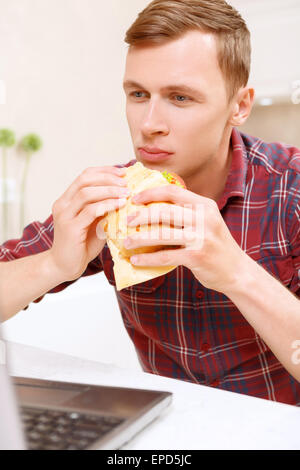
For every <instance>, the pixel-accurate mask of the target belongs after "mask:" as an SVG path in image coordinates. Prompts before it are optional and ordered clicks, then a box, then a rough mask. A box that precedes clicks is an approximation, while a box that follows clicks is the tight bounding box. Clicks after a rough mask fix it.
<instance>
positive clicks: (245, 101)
mask: <svg viewBox="0 0 300 470" xmlns="http://www.w3.org/2000/svg"><path fill="white" fill-rule="evenodd" d="M254 98H255V90H254V88H248V87H245V88H240V90H239V91H238V93H237V95H236V97H235V99H234V104H233V111H232V113H231V117H230V119H229V124H231V125H232V126H241V125H243V124H244V123H245V122H246V120H247V119H248V116H249V115H250V113H251V110H252V107H253V103H254Z"/></svg>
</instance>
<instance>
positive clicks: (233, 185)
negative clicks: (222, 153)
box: [218, 127, 248, 210]
mask: <svg viewBox="0 0 300 470" xmlns="http://www.w3.org/2000/svg"><path fill="white" fill-rule="evenodd" d="M231 148H232V162H231V168H230V171H229V174H228V177H227V181H226V185H225V189H224V192H223V195H222V196H221V198H220V199H219V200H218V207H219V210H222V209H223V208H224V207H225V205H226V204H227V202H228V199H229V198H231V197H234V196H239V197H244V196H245V190H246V176H247V170H248V158H247V150H246V147H245V145H244V142H243V139H242V136H241V134H240V133H239V131H238V130H237V129H236V128H235V127H234V128H233V129H232V135H231Z"/></svg>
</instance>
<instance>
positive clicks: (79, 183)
mask: <svg viewBox="0 0 300 470" xmlns="http://www.w3.org/2000/svg"><path fill="white" fill-rule="evenodd" d="M124 175H125V169H124V168H116V167H108V166H107V167H100V168H98V167H97V168H88V169H86V170H85V171H84V172H83V173H82V174H81V175H80V176H79V177H78V178H77V179H76V180H75V181H74V182H73V183H72V184H71V185H70V187H69V188H68V189H67V190H66V192H65V193H64V194H63V195H62V196H61V197H60V198H59V199H57V201H55V203H54V204H53V206H52V215H53V221H54V240H53V245H52V247H51V248H50V250H49V252H48V255H49V259H50V260H51V263H52V265H53V266H54V268H55V269H56V270H57V272H58V273H59V277H61V279H63V280H64V281H73V280H75V279H78V278H79V277H80V276H81V275H82V273H84V271H85V270H86V267H87V265H88V264H89V263H90V261H92V260H93V259H95V258H96V256H97V255H98V254H99V253H100V252H101V251H102V249H103V247H104V245H105V238H104V237H99V234H98V235H97V225H98V223H99V221H100V220H101V218H102V217H103V216H104V215H105V214H106V213H108V212H111V211H114V210H116V209H118V208H120V207H123V206H124V205H125V204H126V198H127V197H129V191H128V188H127V185H126V181H125V179H124V178H123V177H122V176H124ZM126 190H127V191H128V193H126V192H125V191H126Z"/></svg>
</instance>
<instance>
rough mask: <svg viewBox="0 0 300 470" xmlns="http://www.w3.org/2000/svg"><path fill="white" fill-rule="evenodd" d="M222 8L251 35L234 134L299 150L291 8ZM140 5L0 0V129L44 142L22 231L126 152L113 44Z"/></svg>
mask: <svg viewBox="0 0 300 470" xmlns="http://www.w3.org/2000/svg"><path fill="white" fill-rule="evenodd" d="M230 3H231V4H232V5H234V6H235V7H237V8H238V9H239V10H240V12H241V13H242V15H243V16H244V18H245V19H246V20H247V23H248V26H249V29H250V31H251V33H252V46H253V65H252V73H251V79H250V83H251V84H252V85H253V86H254V87H255V89H256V94H257V97H256V104H255V108H254V109H253V113H252V115H251V117H250V118H249V121H248V123H247V124H246V125H245V126H244V127H243V128H242V130H244V131H245V132H249V133H250V134H252V135H257V136H259V137H261V138H264V139H266V140H268V141H271V140H278V141H285V142H287V143H290V144H294V145H297V146H298V147H300V132H299V126H300V104H293V103H292V97H293V96H294V102H295V103H296V100H295V94H297V90H296V88H294V89H293V86H294V87H297V82H296V81H297V80H300V61H299V49H300V28H299V25H300V2H299V0H231V2H230ZM147 4H148V1H146V0H130V1H128V2H125V1H124V0H110V1H109V2H107V1H105V0H0V12H1V15H0V81H1V80H2V85H3V84H5V88H6V101H5V104H0V129H1V128H7V127H8V128H11V129H13V130H14V131H15V132H16V136H17V138H18V139H19V138H20V137H22V135H24V134H26V133H29V132H36V133H38V134H39V135H40V136H41V138H42V140H43V143H44V145H43V148H42V150H41V151H39V152H38V153H37V154H36V155H34V156H33V158H32V161H31V164H30V171H29V176H28V182H27V185H28V186H27V199H26V215H25V225H26V224H28V223H30V222H32V221H34V220H41V221H42V220H45V219H46V218H47V217H48V216H49V215H50V214H51V207H52V204H53V202H54V201H55V200H56V199H57V198H58V197H59V196H60V195H61V194H62V193H63V192H64V191H65V190H66V188H67V187H68V186H69V185H70V184H71V183H72V181H73V180H74V179H75V178H76V177H77V176H78V175H79V174H80V173H81V172H82V171H83V170H84V169H85V168H87V167H89V166H101V165H107V164H116V163H119V162H126V161H128V160H129V159H130V158H132V157H133V156H134V155H133V151H132V145H131V140H130V135H129V131H128V128H127V122H126V116H125V97H124V96H123V90H122V79H123V73H124V65H125V57H126V50H127V45H126V44H125V43H124V42H123V38H124V36H125V32H126V30H127V28H128V27H129V26H130V24H131V23H132V22H133V20H134V19H135V17H136V15H137V14H138V12H139V11H140V10H141V9H143V8H144V7H145V6H146V5H147ZM0 83H1V82H0ZM295 84H296V85H295ZM0 89H1V87H0ZM299 89H300V85H299ZM2 94H3V91H2ZM299 95H300V92H299V93H298V98H299ZM299 101H300V100H299ZM0 102H1V100H0ZM266 105H268V106H266ZM23 165H24V157H22V156H21V155H20V154H19V152H18V151H17V150H16V148H14V149H12V150H11V151H9V169H8V171H9V177H10V179H12V180H13V181H15V184H16V190H15V191H14V194H13V195H12V198H13V201H12V202H11V203H10V208H9V209H10V214H11V219H10V238H12V237H17V236H20V235H21V234H20V233H19V227H18V213H19V212H18V197H19V194H18V190H19V183H20V178H21V173H22V171H23ZM0 172H1V169H0ZM0 177H1V173H0ZM2 241H3V240H2ZM0 242H1V234H0Z"/></svg>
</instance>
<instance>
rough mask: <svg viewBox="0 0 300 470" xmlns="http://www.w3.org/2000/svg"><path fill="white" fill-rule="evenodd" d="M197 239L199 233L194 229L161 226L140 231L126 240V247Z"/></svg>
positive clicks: (179, 243) (188, 241)
mask: <svg viewBox="0 0 300 470" xmlns="http://www.w3.org/2000/svg"><path fill="white" fill-rule="evenodd" d="M195 240H197V234H196V233H195V232H193V231H192V230H182V229H174V228H170V227H164V226H162V227H159V228H158V229H155V230H149V231H144V232H139V233H138V234H137V235H131V236H130V237H128V238H126V239H125V240H124V246H125V247H126V248H128V249H129V248H130V249H134V248H139V247H142V246H155V245H180V246H182V245H185V246H187V245H188V244H191V243H193V242H195Z"/></svg>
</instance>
